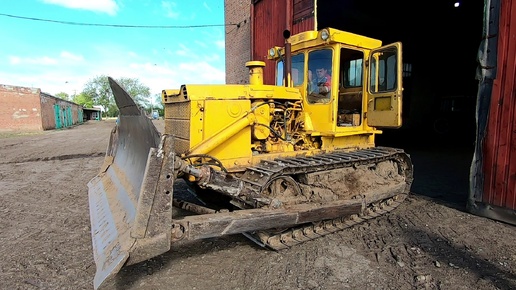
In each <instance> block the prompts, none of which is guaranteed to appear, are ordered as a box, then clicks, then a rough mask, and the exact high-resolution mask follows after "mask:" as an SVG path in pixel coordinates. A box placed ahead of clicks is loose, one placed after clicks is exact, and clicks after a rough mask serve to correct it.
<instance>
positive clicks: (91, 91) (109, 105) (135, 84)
mask: <svg viewBox="0 0 516 290" xmlns="http://www.w3.org/2000/svg"><path fill="white" fill-rule="evenodd" d="M116 81H117V82H118V83H119V84H120V86H122V87H123V88H124V89H125V90H126V92H127V93H128V94H129V95H130V96H131V97H132V98H133V99H134V100H135V102H136V104H138V105H140V106H141V107H146V102H145V100H146V99H148V98H149V96H150V88H149V87H147V86H145V85H143V84H142V83H140V81H139V80H138V79H132V78H124V77H122V78H120V79H117V80H116ZM83 93H84V94H86V95H88V96H89V97H90V98H91V99H92V100H93V104H95V105H100V106H102V107H103V108H104V110H105V112H106V116H108V117H116V116H117V115H118V112H119V110H118V107H117V106H116V103H115V98H114V97H113V92H111V87H110V86H109V81H108V77H107V76H106V75H100V76H96V77H94V78H93V79H90V80H89V81H88V82H87V83H86V85H85V87H84V90H83Z"/></svg>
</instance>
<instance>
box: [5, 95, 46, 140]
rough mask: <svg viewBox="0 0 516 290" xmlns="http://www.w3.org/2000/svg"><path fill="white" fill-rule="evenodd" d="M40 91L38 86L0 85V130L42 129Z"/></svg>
mask: <svg viewBox="0 0 516 290" xmlns="http://www.w3.org/2000/svg"><path fill="white" fill-rule="evenodd" d="M40 93H41V90H40V89H38V88H26V87H16V86H9V85H0V130H1V131H39V130H42V129H43V127H42V124H41V103H40V97H39V96H40Z"/></svg>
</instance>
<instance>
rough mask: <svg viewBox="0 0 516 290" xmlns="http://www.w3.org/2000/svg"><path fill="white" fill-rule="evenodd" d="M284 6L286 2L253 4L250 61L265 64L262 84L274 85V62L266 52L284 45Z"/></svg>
mask: <svg viewBox="0 0 516 290" xmlns="http://www.w3.org/2000/svg"><path fill="white" fill-rule="evenodd" d="M286 4H287V3H286V1H270V0H269V1H267V0H262V1H259V2H257V3H256V4H254V10H253V15H252V17H253V20H252V21H253V31H252V38H253V40H252V43H253V47H252V48H251V49H252V53H253V54H252V59H253V60H260V61H264V62H265V68H264V70H263V82H264V84H270V85H272V84H274V71H275V68H274V62H272V61H270V60H268V59H267V51H268V50H269V48H271V47H273V46H283V45H284V39H283V31H284V30H285V29H286V20H285V15H286V6H287V5H286Z"/></svg>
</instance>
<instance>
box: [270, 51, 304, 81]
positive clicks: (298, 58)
mask: <svg viewBox="0 0 516 290" xmlns="http://www.w3.org/2000/svg"><path fill="white" fill-rule="evenodd" d="M304 68H305V56H304V54H302V53H301V54H296V55H293V56H292V82H293V85H294V87H297V86H301V85H303V81H304V79H305V76H304ZM276 85H277V86H283V85H284V82H283V60H280V61H278V63H277V64H276Z"/></svg>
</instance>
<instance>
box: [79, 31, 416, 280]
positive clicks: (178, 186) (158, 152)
mask: <svg viewBox="0 0 516 290" xmlns="http://www.w3.org/2000/svg"><path fill="white" fill-rule="evenodd" d="M284 36H285V45H284V46H282V47H273V48H271V49H270V51H268V57H269V59H271V60H275V64H276V85H264V84H263V67H264V62H262V61H250V62H248V63H246V65H247V67H248V68H249V84H245V85H188V84H187V85H182V86H181V87H180V88H179V90H177V89H176V90H163V92H162V101H163V104H164V107H165V116H164V121H165V129H164V132H158V130H157V129H156V127H155V126H154V124H153V122H152V120H151V119H149V118H148V117H146V116H145V115H143V114H142V113H141V111H140V110H139V108H138V106H137V105H136V104H135V102H134V101H133V99H132V98H131V96H129V94H128V93H127V92H126V91H125V90H124V89H123V88H122V87H121V86H120V85H119V84H118V83H117V82H116V81H115V80H113V79H112V78H109V82H110V86H111V89H112V93H113V95H114V97H115V100H116V103H117V106H118V108H119V110H120V117H119V118H120V119H119V122H118V124H117V125H116V126H115V127H114V128H113V130H112V133H111V137H110V141H109V145H108V148H107V152H106V156H105V161H104V163H103V165H102V166H101V169H100V172H99V174H98V175H97V176H95V177H94V178H93V179H92V180H91V181H90V182H89V183H88V188H89V205H90V219H91V234H92V244H93V251H94V253H93V254H94V258H95V263H96V267H97V272H96V275H95V278H94V287H95V289H97V288H98V287H100V285H101V284H102V283H103V282H104V281H105V280H106V279H107V278H109V277H112V276H114V275H116V273H117V272H119V271H120V269H121V268H122V267H124V266H126V265H130V264H135V263H138V262H141V261H145V260H147V259H150V258H152V257H155V256H157V255H160V254H162V253H165V252H167V251H169V250H170V248H171V245H172V244H174V245H179V244H181V243H185V242H188V241H192V240H198V239H205V238H214V237H220V236H224V235H231V234H243V235H245V236H246V237H247V238H249V239H250V240H251V241H253V242H255V243H257V244H259V245H261V246H263V247H264V248H266V249H272V250H281V249H285V248H289V247H292V246H294V245H297V244H299V243H303V242H305V241H308V240H312V239H316V238H320V237H322V236H324V235H327V234H330V233H333V232H336V231H339V230H343V229H345V228H348V227H350V226H353V225H355V224H357V223H360V222H363V221H366V220H368V219H371V218H375V217H378V216H381V215H383V214H385V213H387V212H389V211H391V210H393V209H395V208H396V207H397V206H398V205H399V204H400V203H401V202H402V201H403V200H404V199H405V198H406V196H407V195H408V194H409V190H410V186H411V183H412V179H413V176H412V173H413V166H412V162H411V160H410V157H409V155H408V154H406V153H405V152H404V151H403V150H402V149H398V148H390V147H381V146H377V145H376V144H375V136H376V134H381V133H382V131H381V129H382V128H399V127H400V126H401V125H402V120H401V107H402V90H403V88H402V77H403V76H402V73H403V71H402V67H403V66H402V64H403V62H402V47H401V43H399V42H398V43H393V44H389V45H385V46H382V42H381V41H380V40H376V39H372V38H369V37H364V36H361V35H357V34H353V33H349V32H345V31H340V30H336V29H332V28H325V29H321V30H319V31H306V32H302V33H299V34H296V35H292V36H291V35H289V32H288V31H286V32H285V35H284Z"/></svg>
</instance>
